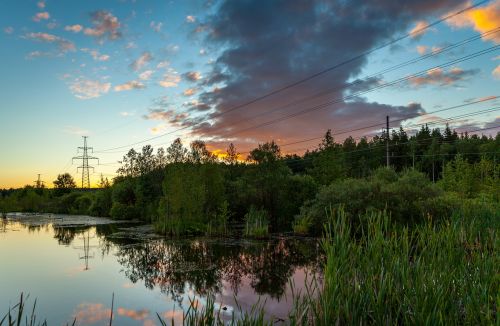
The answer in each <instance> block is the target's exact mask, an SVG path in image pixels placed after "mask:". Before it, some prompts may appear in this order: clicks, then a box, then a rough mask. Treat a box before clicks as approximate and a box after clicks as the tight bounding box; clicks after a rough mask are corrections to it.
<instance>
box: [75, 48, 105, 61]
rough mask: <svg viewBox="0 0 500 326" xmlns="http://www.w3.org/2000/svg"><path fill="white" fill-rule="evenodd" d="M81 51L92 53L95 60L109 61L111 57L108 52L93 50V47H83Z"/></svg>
mask: <svg viewBox="0 0 500 326" xmlns="http://www.w3.org/2000/svg"><path fill="white" fill-rule="evenodd" d="M81 51H82V52H85V53H88V54H90V56H92V58H93V59H94V60H95V61H108V60H109V58H110V57H109V55H107V54H101V53H99V51H97V50H91V49H88V48H83V49H81Z"/></svg>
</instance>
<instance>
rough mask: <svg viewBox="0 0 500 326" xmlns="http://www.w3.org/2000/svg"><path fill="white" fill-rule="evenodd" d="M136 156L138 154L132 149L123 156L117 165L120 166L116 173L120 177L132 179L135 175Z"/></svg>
mask: <svg viewBox="0 0 500 326" xmlns="http://www.w3.org/2000/svg"><path fill="white" fill-rule="evenodd" d="M137 156H138V153H137V152H136V151H135V150H134V149H133V148H132V149H131V150H129V151H128V153H127V154H126V155H125V156H123V160H122V161H121V162H119V163H121V164H122V166H121V167H120V168H119V169H118V170H117V171H116V172H117V173H118V174H119V175H121V176H127V177H133V176H136V175H137Z"/></svg>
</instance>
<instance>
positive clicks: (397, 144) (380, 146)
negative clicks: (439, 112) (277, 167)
mask: <svg viewBox="0 0 500 326" xmlns="http://www.w3.org/2000/svg"><path fill="white" fill-rule="evenodd" d="M497 128H500V124H499V125H496V126H492V127H486V128H478V129H474V130H468V131H463V132H462V133H475V132H479V131H486V130H492V129H497ZM436 139H437V138H435V137H431V138H427V139H421V140H408V141H405V142H399V143H394V144H390V145H389V147H395V146H401V145H407V144H411V143H415V144H420V145H423V144H425V143H429V142H432V141H434V140H436ZM453 142H454V141H445V140H441V142H440V143H453ZM385 146H386V145H385V143H380V144H375V145H371V146H369V147H367V148H361V149H355V150H352V151H347V152H342V154H360V153H361V152H367V151H372V150H383V148H384V147H385ZM485 153H486V152H485ZM391 157H395V156H391ZM313 159H314V156H310V157H304V158H301V159H300V161H297V162H289V163H288V164H295V163H296V164H299V163H302V162H308V161H310V160H313Z"/></svg>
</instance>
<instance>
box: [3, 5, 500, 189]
mask: <svg viewBox="0 0 500 326" xmlns="http://www.w3.org/2000/svg"><path fill="white" fill-rule="evenodd" d="M478 2H479V1H474V2H472V1H457V0H442V1H435V0H420V1H414V0H402V1H393V0H381V1H363V0H353V1H343V0H342V1H341V0H331V1H322V0H317V1H312V0H276V1H247V0H245V1H229V0H227V1H216V0H213V1H211V0H200V1H185V0H183V1H167V0H161V1H160V0H155V1H153V0H147V1H146V0H136V1H133V0H99V1H97V0H87V1H77V0H75V1H67V0H66V1H63V0H47V1H28V0H22V1H19V0H3V1H1V2H0V22H1V24H2V26H0V27H1V34H0V46H1V49H2V56H1V58H2V60H0V67H1V71H2V74H1V76H0V88H1V89H2V93H1V94H2V97H1V100H0V149H1V159H0V188H8V187H18V186H23V185H25V184H33V180H35V179H36V176H37V174H38V173H41V174H42V179H43V180H45V181H46V183H47V184H49V185H52V180H54V179H55V177H56V176H57V174H58V173H62V172H70V173H71V174H73V175H74V176H75V177H76V178H77V174H76V166H77V164H76V163H77V162H75V164H73V165H72V164H71V157H73V156H75V155H76V148H77V147H78V146H81V145H82V137H81V136H83V135H87V136H89V138H88V141H89V145H90V146H93V148H94V151H95V154H94V155H95V156H97V157H99V158H100V163H102V165H97V164H95V165H94V166H95V173H96V174H94V175H92V176H91V178H92V182H93V183H95V181H96V180H97V178H98V175H99V174H100V173H103V174H104V175H105V176H108V177H111V176H112V175H113V174H114V172H115V171H116V169H117V167H118V165H117V164H116V162H117V161H118V160H120V159H121V157H122V156H123V155H124V154H125V153H126V152H127V151H128V150H129V149H130V148H132V147H135V148H136V149H140V148H141V147H142V146H143V145H146V144H151V145H153V146H154V147H155V148H158V147H159V146H168V145H169V144H170V143H171V142H172V141H173V140H174V139H175V138H176V137H181V138H182V139H183V141H184V143H185V144H186V145H188V143H189V142H190V141H192V140H195V139H201V140H205V141H206V142H207V144H208V145H209V148H210V149H212V150H222V151H224V150H225V148H226V147H227V146H228V144H229V142H233V143H234V144H235V145H236V148H237V149H238V150H239V151H240V152H244V151H247V150H249V149H251V148H254V147H256V146H257V144H258V143H259V142H260V143H262V142H265V141H268V140H272V139H274V140H276V141H277V142H278V143H279V144H286V143H290V142H296V141H300V140H303V139H308V138H313V137H319V136H321V135H322V134H324V132H325V131H326V130H327V129H328V128H331V129H333V131H334V132H335V131H345V130H351V129H358V128H360V127H364V126H369V125H373V124H377V123H383V122H384V121H385V116H386V115H389V116H390V117H391V119H403V118H404V119H405V120H404V121H403V122H402V125H403V126H405V125H406V126H408V125H412V124H418V123H422V122H426V121H428V122H432V121H435V120H436V119H439V118H455V117H457V116H460V115H464V114H467V113H474V112H475V111H482V110H486V109H491V112H487V113H484V114H478V115H474V116H469V117H467V118H463V119H459V120H457V119H455V120H452V121H451V122H450V125H451V127H453V128H456V129H457V130H459V131H467V130H474V129H479V128H491V127H495V126H499V125H500V113H499V112H500V111H499V109H500V100H498V99H495V98H493V97H494V96H500V48H494V46H497V45H499V44H500V32H498V33H494V31H493V32H492V30H494V29H495V28H500V0H492V1H489V2H486V3H484V4H482V5H481V6H479V7H477V8H474V9H472V10H468V11H466V12H464V13H463V14H460V15H457V16H455V17H453V18H451V19H448V20H446V21H444V22H442V23H439V24H436V25H434V26H432V27H430V28H427V29H425V30H424V31H423V32H422V33H416V34H412V35H411V37H408V38H405V39H403V40H401V41H398V42H394V43H393V44H392V45H390V46H387V47H382V48H381V49H379V50H376V51H373V52H372V53H370V54H369V55H367V56H363V57H361V58H359V59H357V60H353V61H352V62H350V63H348V64H345V65H342V66H341V67H338V68H336V69H332V70H331V71H329V72H327V73H324V74H322V75H320V76H318V77H317V78H313V79H311V80H308V81H307V82H304V83H300V84H299V85H297V86H295V87H292V88H289V89H287V90H285V91H283V92H280V93H278V94H275V95H273V96H269V97H267V98H265V99H263V100H260V101H256V102H254V103H252V104H250V105H245V106H241V107H239V106H240V105H242V104H245V103H248V102H250V101H252V100H254V99H256V98H259V97H260V96H262V95H265V94H268V93H270V92H271V91H273V90H276V89H279V88H281V87H283V86H286V85H289V84H291V83H293V82H296V81H299V80H302V79H304V78H306V77H308V76H311V75H313V74H315V73H318V72H321V71H323V70H325V69H328V68H330V67H333V66H335V65H337V64H339V63H342V62H345V61H347V60H349V59H352V58H355V57H357V56H359V55H360V54H363V53H366V52H367V51H370V50H373V49H376V48H379V47H381V46H382V45H384V44H387V43H388V42H390V41H391V40H393V39H396V38H398V37H400V36H403V35H405V34H407V33H409V32H411V31H412V30H413V31H416V30H419V29H420V28H422V27H425V26H427V25H428V24H429V23H432V22H434V21H437V20H439V19H440V18H442V17H445V16H448V15H450V14H452V13H454V12H457V11H459V10H461V9H463V8H465V7H468V6H471V5H473V4H476V3H478ZM487 32H489V34H487V35H483V36H482V37H479V36H480V35H481V33H487ZM475 36H477V39H476V40H474V39H473V37H475ZM466 40H470V41H468V42H464V43H463V44H462V45H459V46H456V47H454V48H452V49H451V50H446V49H447V47H450V46H452V45H453V44H455V43H458V42H462V41H466ZM442 49H445V50H444V51H442V52H440V51H441V50H442ZM487 49H489V52H488V53H486V54H483V55H480V56H477V57H471V58H470V59H468V60H464V61H462V62H457V63H455V64H453V63H452V64H448V63H450V62H451V61H453V60H457V59H461V58H464V57H466V56H468V55H471V54H474V53H476V52H478V51H482V50H487ZM429 53H431V54H432V53H434V55H430V56H429V57H428V58H425V60H421V61H419V62H416V63H414V64H408V65H405V66H404V67H401V68H399V69H395V70H392V71H390V72H388V73H384V74H379V72H382V71H384V70H386V69H392V68H393V67H394V66H396V65H398V64H401V63H405V62H407V61H409V60H413V59H416V58H419V57H422V56H425V55H427V54H429ZM439 65H446V67H444V68H436V69H432V68H434V67H436V66H439ZM420 72H423V73H422V74H420V75H419V76H415V77H412V78H407V79H405V80H402V81H401V82H400V83H397V84H394V85H389V86H387V87H380V89H379V90H372V88H374V87H377V86H383V85H384V84H386V83H391V82H392V81H394V80H398V79H401V78H404V77H408V76H412V75H413V74H415V73H420ZM366 77H370V78H369V79H366V80H365V78H366ZM355 80H360V82H357V83H356V84H355V85H353V84H352V83H351V82H353V81H355ZM346 83H351V84H349V85H346ZM318 94H319V95H318ZM480 99H484V101H483V102H481V103H476V104H473V105H469V106H464V107H462V108H459V109H455V110H448V111H443V112H440V113H437V114H428V115H425V116H420V115H422V114H425V113H432V112H433V111H436V110H440V109H444V108H447V107H451V106H455V105H461V104H464V103H468V102H475V101H478V100H480ZM327 102H333V103H332V104H330V105H325V106H324V107H323V108H322V109H318V110H312V111H308V112H306V113H304V114H300V115H297V116H295V117H291V118H287V119H282V118H283V117H286V116H289V115H290V114H293V113H296V112H300V111H303V110H305V109H308V108H313V107H316V106H318V105H321V104H324V103H327ZM497 107H498V108H499V109H495V108H497ZM228 111H230V112H228ZM221 113H222V115H221ZM262 124H264V125H263V126H259V125H262ZM393 127H398V125H396V124H394V125H393ZM381 128H382V127H374V128H371V129H365V130H363V131H357V132H353V133H352V134H353V136H361V135H363V134H367V135H373V134H374V133H377V132H380V130H381ZM408 129H411V128H408ZM498 131H499V129H489V130H487V131H485V133H487V134H496V132H498ZM348 135H349V133H346V134H343V135H339V136H337V137H336V139H337V140H342V139H343V138H345V137H346V136H348ZM153 137H156V138H154V139H151V138H153ZM318 142H319V140H314V141H311V142H305V143H300V144H297V145H295V146H287V147H283V151H284V152H295V151H297V152H303V149H304V148H306V147H309V148H311V149H312V148H314V146H315V145H317V143H318ZM136 143H137V144H136ZM133 144H136V145H133Z"/></svg>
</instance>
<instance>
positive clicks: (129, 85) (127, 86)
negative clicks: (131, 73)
mask: <svg viewBox="0 0 500 326" xmlns="http://www.w3.org/2000/svg"><path fill="white" fill-rule="evenodd" d="M144 87H146V86H144V84H143V83H141V82H139V81H137V80H131V81H129V82H126V83H124V84H121V85H116V86H115V92H122V91H129V90H132V89H142V88H144Z"/></svg>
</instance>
